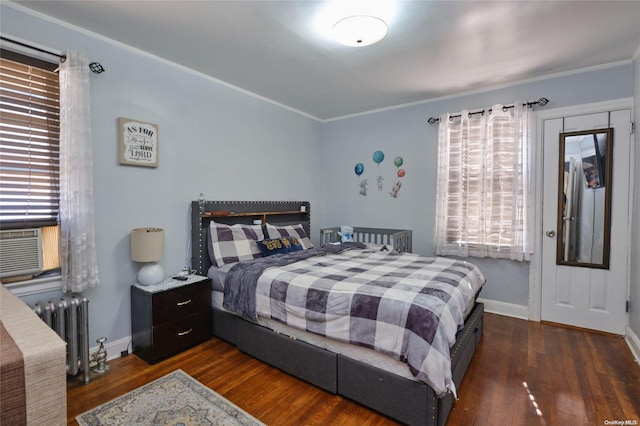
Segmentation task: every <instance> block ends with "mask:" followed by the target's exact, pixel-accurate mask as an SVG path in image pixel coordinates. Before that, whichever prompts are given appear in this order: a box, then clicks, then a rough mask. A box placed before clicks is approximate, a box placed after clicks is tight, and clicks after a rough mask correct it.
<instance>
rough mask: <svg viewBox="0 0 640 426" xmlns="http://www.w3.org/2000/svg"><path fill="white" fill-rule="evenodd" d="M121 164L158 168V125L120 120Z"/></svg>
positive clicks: (122, 118)
mask: <svg viewBox="0 0 640 426" xmlns="http://www.w3.org/2000/svg"><path fill="white" fill-rule="evenodd" d="M118 132H119V135H120V164H126V165H130V166H143V167H158V125H157V124H152V123H145V122H143V121H138V120H132V119H130V118H124V117H119V118H118Z"/></svg>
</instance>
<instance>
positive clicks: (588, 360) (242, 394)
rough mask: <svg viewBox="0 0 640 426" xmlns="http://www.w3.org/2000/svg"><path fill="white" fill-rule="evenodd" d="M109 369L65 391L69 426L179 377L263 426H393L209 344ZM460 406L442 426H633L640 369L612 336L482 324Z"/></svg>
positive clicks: (118, 362)
mask: <svg viewBox="0 0 640 426" xmlns="http://www.w3.org/2000/svg"><path fill="white" fill-rule="evenodd" d="M109 366H110V371H109V372H108V373H106V374H104V375H100V376H96V375H92V380H91V383H89V384H87V385H82V384H80V383H78V382H77V380H76V379H72V380H70V381H69V383H68V386H67V417H68V424H69V425H76V424H77V423H76V421H75V417H76V416H77V415H79V414H81V413H83V412H85V411H87V410H89V409H91V408H93V407H95V406H97V405H100V404H103V403H105V402H107V401H110V400H111V399H114V398H117V397H118V396H121V395H123V394H125V393H126V392H129V391H131V390H133V389H135V388H137V387H139V386H141V385H144V384H146V383H148V382H150V381H152V380H155V379H157V378H159V377H161V376H163V375H165V374H167V373H169V372H171V371H173V370H175V369H177V368H180V369H182V370H183V371H185V372H186V373H187V374H189V375H191V376H192V377H193V378H195V379H196V380H198V381H199V382H200V383H203V384H204V385H206V386H208V387H209V388H211V389H213V390H215V391H216V392H218V393H219V394H220V395H222V396H224V397H225V398H227V399H229V400H230V401H232V402H233V403H235V404H236V405H238V406H239V407H241V408H242V409H244V410H245V411H247V412H249V413H250V414H252V415H253V416H255V417H256V418H258V419H260V420H261V421H263V422H264V423H266V424H268V425H345V426H348V425H354V426H356V425H358V426H359V425H380V426H382V425H395V424H396V423H395V422H394V421H392V420H390V419H388V418H387V417H384V416H382V415H380V414H378V413H376V412H375V411H372V410H369V409H367V408H364V407H362V406H361V405H359V404H356V403H354V402H352V401H350V400H348V399H345V398H342V397H340V396H336V395H332V394H330V393H327V392H325V391H322V390H320V389H318V388H316V387H314V386H312V385H309V384H307V383H305V382H303V381H301V380H298V379H296V378H294V377H292V376H289V375H288V374H286V373H283V372H281V371H280V370H277V369H275V368H272V367H270V366H268V365H266V364H264V363H262V362H260V361H258V360H256V359H254V358H252V357H250V356H248V355H246V354H244V353H242V352H240V351H238V350H237V349H236V348H235V347H233V346H232V345H230V344H228V343H226V342H224V341H221V340H219V339H216V338H214V339H211V340H209V341H208V342H206V343H203V344H201V345H198V346H196V347H195V348H192V349H190V350H188V351H185V352H183V353H181V354H179V355H176V356H174V357H172V358H170V359H168V360H166V361H163V362H160V363H158V364H156V365H153V366H151V365H149V364H147V363H146V362H144V361H142V360H141V359H139V358H138V357H136V356H135V355H129V356H127V357H123V358H118V359H115V360H112V361H110V362H109ZM310 368H312V367H310ZM458 397H459V400H458V401H457V402H456V403H455V405H454V407H453V410H452V411H451V414H450V415H449V419H448V422H447V425H448V426H457V425H479V426H482V425H487V426H493V425H499V424H508V425H550V426H554V425H565V424H570V425H578V424H579V425H605V424H614V423H605V422H606V421H609V422H611V421H616V420H617V421H622V422H625V421H629V422H628V423H626V424H628V425H634V424H635V425H640V366H638V364H637V363H636V362H635V360H634V359H633V356H632V355H631V352H630V350H629V348H628V347H627V345H626V343H625V342H624V340H623V339H622V338H621V337H619V336H613V335H607V334H602V333H594V332H588V331H585V330H579V329H575V328H566V327H561V326H558V325H553V324H544V323H535V322H529V321H524V320H519V319H514V318H509V317H504V316H499V315H494V314H485V326H484V336H483V339H482V341H481V343H480V346H479V347H478V350H477V352H476V355H475V357H474V358H473V360H472V362H471V365H470V366H469V370H468V371H467V374H466V375H465V378H464V380H463V382H462V384H461V385H460V386H459V388H458ZM633 422H636V423H633ZM621 424H624V423H621Z"/></svg>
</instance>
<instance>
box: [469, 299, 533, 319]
mask: <svg viewBox="0 0 640 426" xmlns="http://www.w3.org/2000/svg"><path fill="white" fill-rule="evenodd" d="M478 302H481V303H484V311H485V312H489V313H492V314H498V315H504V316H507V317H513V318H519V319H523V320H528V319H529V307H528V306H523V305H516V304H513V303H506V302H499V301H497V300H489V299H483V298H480V297H479V298H478Z"/></svg>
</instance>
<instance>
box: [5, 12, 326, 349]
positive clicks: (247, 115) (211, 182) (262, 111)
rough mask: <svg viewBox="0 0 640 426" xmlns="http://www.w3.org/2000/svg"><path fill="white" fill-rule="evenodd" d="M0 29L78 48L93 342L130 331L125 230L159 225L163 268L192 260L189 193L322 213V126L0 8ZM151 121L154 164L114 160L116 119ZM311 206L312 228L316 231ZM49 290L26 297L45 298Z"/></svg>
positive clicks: (130, 268)
mask: <svg viewBox="0 0 640 426" xmlns="http://www.w3.org/2000/svg"><path fill="white" fill-rule="evenodd" d="M0 7H1V8H2V9H1V10H0V12H1V13H0V15H1V28H2V33H3V35H5V36H13V37H18V38H21V39H25V40H29V41H30V42H32V43H36V44H41V45H44V46H50V47H51V48H57V49H74V50H79V51H83V52H86V53H87V54H88V55H89V56H90V58H91V60H95V61H99V62H100V63H101V64H102V65H103V66H104V67H105V68H106V70H107V71H106V72H105V73H103V74H101V75H92V77H91V99H92V103H91V109H92V117H93V118H92V128H93V148H94V183H95V211H96V214H95V220H96V234H97V235H96V239H97V251H98V262H99V268H100V280H101V285H100V286H99V287H97V288H95V289H89V290H87V291H86V295H87V296H88V297H89V298H90V300H91V302H90V338H91V344H92V345H93V342H95V339H96V338H97V337H98V336H106V337H108V339H109V341H114V340H117V339H121V338H123V337H126V336H130V335H131V326H130V303H129V287H130V285H131V284H132V283H133V281H134V278H135V274H136V272H137V267H138V265H136V264H133V263H132V262H131V260H130V248H129V232H130V231H131V229H132V228H136V227H145V226H157V227H161V228H164V230H165V250H164V259H163V260H162V262H161V263H162V265H163V266H164V268H165V271H167V273H172V272H174V271H178V270H180V269H181V267H182V265H184V264H186V263H188V262H189V260H188V258H189V257H190V254H189V255H187V248H188V240H189V232H190V226H191V225H190V220H189V206H190V201H191V200H195V199H197V197H198V194H199V193H200V192H203V193H204V194H205V196H206V197H207V199H218V200H274V199H278V200H308V201H310V202H311V205H312V206H313V208H314V209H321V208H322V204H323V197H322V192H321V188H322V174H321V169H322V161H321V153H322V151H321V141H320V137H321V123H320V122H318V121H316V120H313V119H309V118H307V117H305V116H303V115H300V114H298V113H295V112H292V111H289V110H286V109H284V108H281V107H279V106H276V105H274V104H271V103H268V102H265V101H264V100H260V99H257V98H255V97H252V96H249V95H247V94H244V93H242V92H240V91H238V90H235V89H232V88H229V87H226V86H225V85H222V84H219V83H216V82H214V81H212V80H210V79H206V78H203V77H201V76H198V75H195V74H193V73H190V72H187V71H185V70H183V69H181V68H179V67H176V66H173V65H169V64H166V63H163V62H161V61H158V60H155V59H153V58H151V57H149V56H147V55H143V54H140V53H138V52H134V51H132V50H130V49H128V48H121V47H117V46H115V45H114V44H112V43H107V42H104V41H102V40H100V39H98V38H95V37H92V36H89V35H87V34H84V33H82V32H78V31H73V30H71V29H68V28H65V27H63V26H60V25H57V24H55V23H52V22H49V21H46V20H41V19H38V18H35V17H33V16H30V15H27V14H25V13H22V12H20V11H17V10H15V9H13V8H10V7H7V6H5V5H0ZM118 117H129V118H134V119H138V120H142V121H147V122H151V123H156V124H158V126H159V147H160V150H159V155H160V157H159V158H160V165H159V167H158V168H156V169H150V168H143V167H132V166H122V165H119V164H118V151H117V147H118V144H117V142H118V136H117V132H116V130H117V127H116V120H117V118H118ZM319 217H320V216H316V215H315V214H314V212H313V211H312V215H311V219H312V228H313V229H314V230H315V229H317V227H318V223H317V219H316V218H319ZM51 296H52V294H42V295H35V296H31V297H28V298H25V300H27V301H28V302H31V301H33V300H34V299H43V300H48V299H47V298H49V297H51Z"/></svg>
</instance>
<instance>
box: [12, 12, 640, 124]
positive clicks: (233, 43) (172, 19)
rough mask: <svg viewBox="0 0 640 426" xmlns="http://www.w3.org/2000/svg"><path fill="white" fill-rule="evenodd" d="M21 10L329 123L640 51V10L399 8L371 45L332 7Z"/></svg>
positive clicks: (627, 56)
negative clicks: (319, 23)
mask: <svg viewBox="0 0 640 426" xmlns="http://www.w3.org/2000/svg"><path fill="white" fill-rule="evenodd" d="M342 1H343V2H344V1H345V0H342ZM14 3H18V4H19V5H22V6H24V7H27V8H29V9H33V10H35V11H38V12H40V13H43V14H45V15H49V16H52V17H54V18H57V19H59V20H61V21H65V22H68V23H70V24H72V25H74V26H77V27H81V28H84V29H86V30H89V31H91V32H93V33H97V34H100V35H102V36H104V37H107V38H110V39H113V40H117V41H119V42H121V43H125V44H127V45H130V46H133V47H135V48H137V49H140V50H143V51H146V52H149V53H151V54H153V55H156V56H158V57H161V58H164V59H166V60H168V61H171V62H175V63H177V64H180V65H183V66H185V67H188V68H191V69H193V70H196V71H198V72H200V73H203V74H206V75H209V76H211V77H214V78H216V79H218V80H222V81H224V82H226V83H229V84H231V85H233V86H237V87H239V88H241V89H244V90H247V91H249V92H252V93H255V94H257V95H260V96H263V97H265V98H268V99H270V100H272V101H275V102H278V103H280V104H283V105H286V106H287V107H289V108H292V109H295V110H298V111H300V112H302V113H304V114H307V115H310V116H312V117H315V118H317V119H320V120H326V119H331V118H336V117H341V116H346V115H351V114H357V113H361V112H365V111H371V110H375V109H381V108H387V107H392V106H397V105H402V104H407V103H412V102H420V101H427V100H430V99H436V98H441V97H446V96H451V95H455V94H459V93H464V92H469V91H476V90H481V89H483V88H489V87H495V86H500V85H506V84H509V83H512V82H518V81H524V80H529V79H535V78H541V77H544V76H548V75H553V74H557V73H566V72H571V71H574V70H579V69H583V68H588V67H594V66H600V65H604V64H611V63H615V62H619V61H629V60H631V59H632V58H633V57H634V54H635V53H636V51H637V50H638V48H639V47H640V1H593V2H591V1H478V0H476V1H406V0H405V1H399V2H397V4H396V10H395V14H394V16H393V18H392V19H389V21H388V25H389V32H388V35H387V37H386V38H385V39H383V40H382V41H381V42H380V43H378V44H375V45H372V46H367V47H361V48H350V47H344V46H341V45H338V44H336V43H335V42H333V41H331V40H329V39H327V38H326V37H324V36H323V35H321V34H320V33H319V32H318V31H317V29H316V25H315V20H316V17H317V16H318V14H320V13H321V12H322V11H323V8H324V7H326V5H327V2H322V1H54V0H51V1H31V0H29V1H16V2H14ZM363 3H372V2H371V1H369V2H363ZM53 47H57V46H53ZM87 53H89V54H91V52H87ZM92 59H93V60H97V61H100V58H92ZM102 65H104V67H105V68H106V69H107V70H108V68H109V64H108V63H102ZM107 72H108V71H107Z"/></svg>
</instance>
